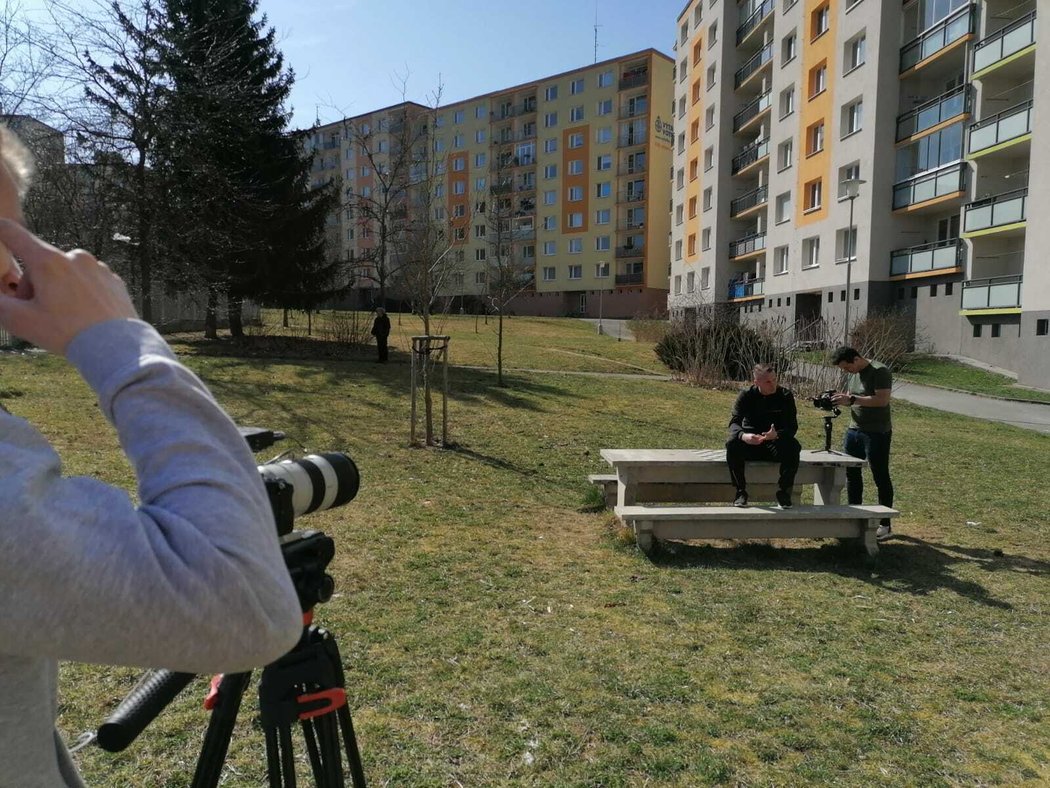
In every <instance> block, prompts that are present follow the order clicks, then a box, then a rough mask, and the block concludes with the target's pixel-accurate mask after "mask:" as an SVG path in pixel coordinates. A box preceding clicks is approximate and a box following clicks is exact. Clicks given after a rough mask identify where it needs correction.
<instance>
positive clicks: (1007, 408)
mask: <svg viewBox="0 0 1050 788" xmlns="http://www.w3.org/2000/svg"><path fill="white" fill-rule="evenodd" d="M893 396H894V397H895V398H897V399H902V400H906V401H907V402H913V403H915V404H916V405H924V406H925V407H927V408H936V409H937V410H945V411H948V412H949V413H961V414H962V415H964V416H973V417H974V418H977V419H985V420H987V421H999V422H1002V423H1003V424H1012V425H1014V426H1015V427H1023V428H1024V429H1028V430H1036V431H1037V432H1042V433H1045V434H1047V435H1050V405H1041V404H1035V403H1027V402H1011V401H1010V400H1001V399H991V398H989V397H978V396H977V395H975V394H963V393H962V392H958V391H948V390H946V389H937V388H931V387H930V386H920V385H918V384H917V383H907V382H903V381H902V382H900V383H898V384H897V385H895V386H894V388H893Z"/></svg>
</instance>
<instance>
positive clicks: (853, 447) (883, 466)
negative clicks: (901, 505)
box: [842, 428, 893, 525]
mask: <svg viewBox="0 0 1050 788" xmlns="http://www.w3.org/2000/svg"><path fill="white" fill-rule="evenodd" d="M892 438H893V433H892V432H864V431H862V430H858V429H853V428H851V429H848V430H846V437H845V439H844V440H843V442H842V448H843V450H844V451H845V452H846V454H848V455H850V456H851V457H860V458H861V459H862V460H867V461H868V467H869V468H871V478H872V479H874V480H875V487H876V489H877V490H878V491H879V505H880V506H889V507H890V508H893V481H892V480H891V479H890V442H891V440H892ZM846 498H847V500H848V501H849V502H850V503H851V504H854V505H857V504H862V503H864V477H863V476H862V475H861V470H860V468H847V469H846ZM882 523H883V525H889V524H890V521H889V520H883V521H882Z"/></svg>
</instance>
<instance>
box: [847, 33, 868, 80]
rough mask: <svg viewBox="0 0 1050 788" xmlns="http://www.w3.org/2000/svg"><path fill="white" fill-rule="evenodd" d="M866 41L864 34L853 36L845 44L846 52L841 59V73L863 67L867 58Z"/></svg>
mask: <svg viewBox="0 0 1050 788" xmlns="http://www.w3.org/2000/svg"><path fill="white" fill-rule="evenodd" d="M867 46H868V39H867V36H866V35H865V34H864V33H860V34H859V35H856V36H854V37H853V38H851V39H850V40H849V41H847V42H846V52H845V57H844V58H843V65H844V68H843V71H844V72H845V73H847V74H848V73H849V72H851V71H853V70H855V69H858V68H860V67H861V66H863V65H864V61H865V59H866V57H867Z"/></svg>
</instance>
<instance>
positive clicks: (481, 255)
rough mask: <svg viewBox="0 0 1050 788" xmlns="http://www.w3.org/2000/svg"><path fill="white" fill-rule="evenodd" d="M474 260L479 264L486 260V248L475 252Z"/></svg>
mask: <svg viewBox="0 0 1050 788" xmlns="http://www.w3.org/2000/svg"><path fill="white" fill-rule="evenodd" d="M474 259H475V260H477V261H478V262H481V261H482V260H484V259H485V247H481V248H480V249H475V250H474Z"/></svg>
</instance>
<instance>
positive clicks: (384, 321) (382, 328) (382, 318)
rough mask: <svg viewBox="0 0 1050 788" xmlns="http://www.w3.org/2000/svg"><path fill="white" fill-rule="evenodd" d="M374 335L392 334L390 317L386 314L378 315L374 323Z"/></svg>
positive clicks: (385, 335)
mask: <svg viewBox="0 0 1050 788" xmlns="http://www.w3.org/2000/svg"><path fill="white" fill-rule="evenodd" d="M372 336H374V337H388V336H390V318H389V317H387V316H386V315H376V319H375V322H374V323H372Z"/></svg>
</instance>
